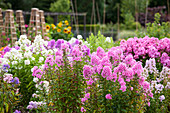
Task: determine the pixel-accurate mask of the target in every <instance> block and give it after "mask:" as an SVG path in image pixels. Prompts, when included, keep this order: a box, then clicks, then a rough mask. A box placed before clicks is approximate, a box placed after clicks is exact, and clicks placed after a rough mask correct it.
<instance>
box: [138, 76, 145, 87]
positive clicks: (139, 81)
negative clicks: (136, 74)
mask: <svg viewBox="0 0 170 113" xmlns="http://www.w3.org/2000/svg"><path fill="white" fill-rule="evenodd" d="M144 82H145V77H143V76H141V77H140V78H139V79H138V83H139V84H140V85H143V84H144Z"/></svg>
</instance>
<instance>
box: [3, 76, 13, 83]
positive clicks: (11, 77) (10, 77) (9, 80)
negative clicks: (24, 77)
mask: <svg viewBox="0 0 170 113" xmlns="http://www.w3.org/2000/svg"><path fill="white" fill-rule="evenodd" d="M12 79H13V75H12V74H5V75H4V77H3V80H4V81H5V82H7V83H11V80H12Z"/></svg>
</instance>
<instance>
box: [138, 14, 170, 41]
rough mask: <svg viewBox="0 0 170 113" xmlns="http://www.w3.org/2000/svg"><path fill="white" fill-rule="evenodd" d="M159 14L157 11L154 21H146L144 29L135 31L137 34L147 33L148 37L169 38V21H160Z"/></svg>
mask: <svg viewBox="0 0 170 113" xmlns="http://www.w3.org/2000/svg"><path fill="white" fill-rule="evenodd" d="M160 16H161V15H160V14H159V13H156V14H155V21H154V23H148V24H147V29H146V31H145V32H143V31H141V32H140V31H139V32H137V36H138V37H144V36H146V35H147V36H149V37H157V38H159V39H162V38H165V37H167V38H170V22H162V23H160Z"/></svg>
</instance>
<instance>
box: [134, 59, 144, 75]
mask: <svg viewBox="0 0 170 113" xmlns="http://www.w3.org/2000/svg"><path fill="white" fill-rule="evenodd" d="M132 69H133V72H134V74H137V76H138V77H140V76H141V73H142V72H143V67H142V63H141V62H136V64H135V65H134V66H133V67H132Z"/></svg>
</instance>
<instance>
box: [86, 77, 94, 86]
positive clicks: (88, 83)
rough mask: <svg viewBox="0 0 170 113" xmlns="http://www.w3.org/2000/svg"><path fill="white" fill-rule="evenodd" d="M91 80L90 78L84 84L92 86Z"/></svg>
mask: <svg viewBox="0 0 170 113" xmlns="http://www.w3.org/2000/svg"><path fill="white" fill-rule="evenodd" d="M93 82H94V81H93V79H92V78H90V80H88V81H86V83H87V85H92V84H93Z"/></svg>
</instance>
